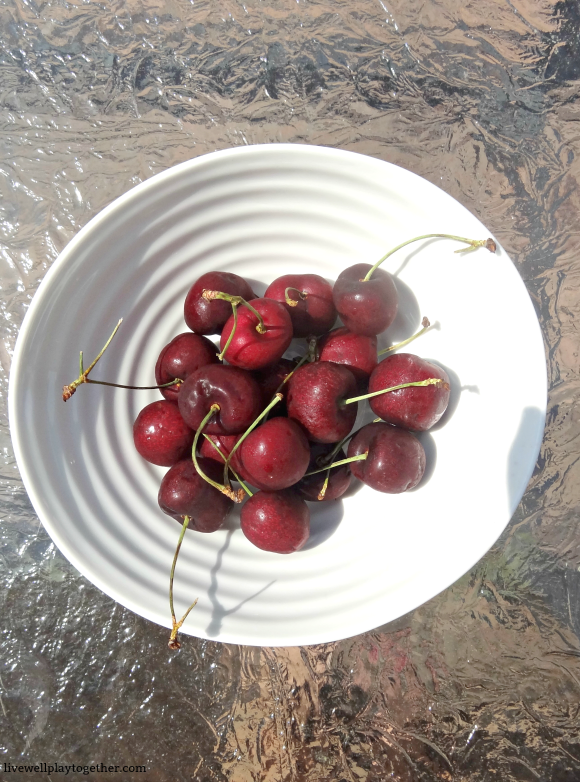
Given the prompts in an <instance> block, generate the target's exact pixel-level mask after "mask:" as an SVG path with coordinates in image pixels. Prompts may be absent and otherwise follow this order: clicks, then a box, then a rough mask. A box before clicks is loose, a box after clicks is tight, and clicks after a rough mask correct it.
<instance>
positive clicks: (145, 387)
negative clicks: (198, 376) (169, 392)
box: [83, 377, 183, 391]
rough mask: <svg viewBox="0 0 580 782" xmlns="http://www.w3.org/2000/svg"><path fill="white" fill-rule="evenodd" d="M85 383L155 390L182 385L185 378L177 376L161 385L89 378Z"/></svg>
mask: <svg viewBox="0 0 580 782" xmlns="http://www.w3.org/2000/svg"><path fill="white" fill-rule="evenodd" d="M83 382H84V383H90V384H92V385H94V386H112V387H113V388H129V389H131V390H133V391H153V390H154V389H156V388H169V387H170V386H180V385H181V384H182V383H183V380H181V379H180V378H178V377H176V378H175V380H171V381H170V382H169V383H163V384H162V385H160V386H123V385H121V384H120V383H106V382H105V381H104V380H91V379H90V378H87V379H86V380H84V381H83Z"/></svg>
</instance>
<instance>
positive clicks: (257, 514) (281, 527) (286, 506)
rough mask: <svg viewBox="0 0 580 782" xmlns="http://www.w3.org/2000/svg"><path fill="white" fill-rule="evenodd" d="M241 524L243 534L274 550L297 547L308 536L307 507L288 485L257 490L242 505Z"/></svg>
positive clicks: (260, 546)
mask: <svg viewBox="0 0 580 782" xmlns="http://www.w3.org/2000/svg"><path fill="white" fill-rule="evenodd" d="M240 517H241V527H242V532H243V533H244V535H245V536H246V538H247V539H248V540H249V541H250V542H251V543H253V544H254V546H257V547H258V548H260V549H262V550H263V551H272V552H274V553H276V554H291V553H292V552H294V551H299V550H300V549H301V548H302V547H303V546H304V544H305V543H306V541H307V540H308V538H309V536H310V511H309V510H308V505H307V504H306V503H305V502H304V500H303V499H301V498H300V497H298V496H297V495H296V493H295V492H294V491H292V490H291V489H286V490H285V491H276V492H269V491H259V492H257V493H256V494H254V496H253V497H250V499H249V500H248V501H247V502H246V504H245V505H244V506H243V507H242V512H241V514H240Z"/></svg>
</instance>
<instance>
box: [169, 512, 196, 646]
mask: <svg viewBox="0 0 580 782" xmlns="http://www.w3.org/2000/svg"><path fill="white" fill-rule="evenodd" d="M188 524H189V516H184V517H183V524H182V526H181V534H180V536H179V540H178V541H177V547H176V549H175V554H174V555H173V564H172V565H171V573H170V575H169V608H170V610H171V623H172V625H173V629H172V630H171V635H170V636H169V648H170V649H179V648H180V647H181V644H180V643H179V641H178V640H177V634H178V632H179V629H180V627H181V625H182V624H183V623H184V622H185V620H186V619H187V617H188V615H189V612H190V611H191V610H192V608H195V606H196V605H197V601H198V598H197V597H196V598H195V600H194V601H193V603H192V604H191V605H190V606H189V608H188V609H187V611H186V612H185V613H184V615H183V616H182V617H181V619H180V620H179V622H178V621H177V618H176V616H175V608H174V606H173V578H174V576H175V565H176V564H177V557H178V556H179V550H180V549H181V544H182V543H183V536H184V535H185V530H186V529H187V526H188Z"/></svg>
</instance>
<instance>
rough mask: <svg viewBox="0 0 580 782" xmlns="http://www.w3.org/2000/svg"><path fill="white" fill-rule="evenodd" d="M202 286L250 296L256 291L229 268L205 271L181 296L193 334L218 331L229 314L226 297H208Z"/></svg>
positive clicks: (185, 314) (234, 294)
mask: <svg viewBox="0 0 580 782" xmlns="http://www.w3.org/2000/svg"><path fill="white" fill-rule="evenodd" d="M204 290H210V291H212V290H216V291H223V292H224V293H230V294H231V295H232V296H241V297H242V298H244V299H253V298H255V296H256V294H255V293H254V292H253V291H252V289H251V287H250V285H249V284H248V283H247V282H246V280H244V278H243V277H240V276H238V275H237V274H233V273H232V272H220V271H216V272H207V274H202V276H201V277H200V278H199V279H198V280H197V281H196V282H194V284H193V285H192V286H191V288H190V289H189V292H188V294H187V296H186V299H185V305H184V309H183V316H184V318H185V322H186V323H187V325H188V327H189V328H190V329H191V330H192V331H195V332H197V334H219V333H220V332H221V330H222V328H223V327H224V325H225V323H226V321H227V320H228V318H229V317H230V315H231V314H232V305H231V304H230V303H229V302H227V301H219V300H214V301H209V300H208V299H205V298H204V297H203V296H202V293H203V292H204Z"/></svg>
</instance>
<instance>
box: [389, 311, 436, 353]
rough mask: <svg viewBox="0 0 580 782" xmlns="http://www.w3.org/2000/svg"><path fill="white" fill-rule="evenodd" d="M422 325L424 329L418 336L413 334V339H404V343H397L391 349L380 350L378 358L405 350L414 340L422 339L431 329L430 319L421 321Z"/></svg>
mask: <svg viewBox="0 0 580 782" xmlns="http://www.w3.org/2000/svg"><path fill="white" fill-rule="evenodd" d="M421 325H422V326H423V328H422V329H421V330H420V331H418V332H417V333H416V334H413V336H412V337H409V339H404V340H403V341H402V342H397V344H396V345H391V347H390V348H385V349H384V350H379V352H378V353H377V356H384V355H385V353H392V351H393V350H399V348H404V347H405V345H408V344H409V343H410V342H413V340H415V339H417V337H420V336H421V335H422V334H424V333H425V332H426V331H428V330H429V329H430V328H431V323H430V322H429V319H428V318H423V320H422V321H421Z"/></svg>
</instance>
